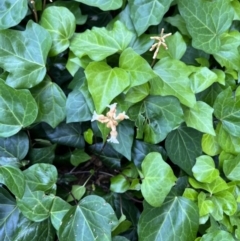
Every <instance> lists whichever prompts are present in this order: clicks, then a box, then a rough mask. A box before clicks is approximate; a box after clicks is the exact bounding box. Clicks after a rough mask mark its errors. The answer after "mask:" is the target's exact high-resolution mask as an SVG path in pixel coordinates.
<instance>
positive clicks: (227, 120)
mask: <svg viewBox="0 0 240 241" xmlns="http://www.w3.org/2000/svg"><path fill="white" fill-rule="evenodd" d="M213 108H214V114H215V116H216V117H217V118H218V119H219V120H220V121H221V122H222V127H223V128H224V129H225V130H226V131H227V132H229V133H230V134H231V135H233V136H240V125H239V123H240V96H235V97H234V96H233V95H232V90H231V87H228V88H227V89H226V90H224V91H222V92H221V93H220V94H219V95H218V96H217V98H216V100H215V102H214V106H213Z"/></svg>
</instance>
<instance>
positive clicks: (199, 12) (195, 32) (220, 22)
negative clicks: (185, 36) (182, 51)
mask: <svg viewBox="0 0 240 241" xmlns="http://www.w3.org/2000/svg"><path fill="white" fill-rule="evenodd" d="M178 6H179V11H180V13H181V15H182V16H183V18H184V20H185V21H186V25H187V30H188V31H189V33H190V35H191V36H192V38H193V47H195V48H198V49H202V50H204V51H205V52H207V53H216V52H218V51H219V49H220V46H221V40H220V37H221V34H223V33H224V32H225V31H226V30H228V28H229V27H230V25H231V23H232V20H233V17H234V11H233V8H232V6H231V4H230V2H229V1H225V0H216V1H214V2H212V1H205V0H200V1H199V0H192V1H188V0H181V1H179V4H178ZM199 29H200V30H201V31H199Z"/></svg>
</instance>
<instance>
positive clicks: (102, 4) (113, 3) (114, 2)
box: [76, 0, 123, 11]
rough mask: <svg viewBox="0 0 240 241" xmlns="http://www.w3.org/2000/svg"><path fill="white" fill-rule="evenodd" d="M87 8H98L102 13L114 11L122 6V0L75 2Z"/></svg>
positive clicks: (80, 0) (83, 0)
mask: <svg viewBox="0 0 240 241" xmlns="http://www.w3.org/2000/svg"><path fill="white" fill-rule="evenodd" d="M76 1H77V2H81V3H84V4H87V5H89V6H93V7H98V8H100V9H102V10H103V11H107V10H115V9H118V8H120V7H121V6H122V4H123V0H76Z"/></svg>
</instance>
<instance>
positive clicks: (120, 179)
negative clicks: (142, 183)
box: [110, 174, 130, 193]
mask: <svg viewBox="0 0 240 241" xmlns="http://www.w3.org/2000/svg"><path fill="white" fill-rule="evenodd" d="M110 181H111V184H110V190H111V191H112V192H116V193H125V192H126V191H127V190H128V189H129V187H130V182H129V181H128V179H127V177H125V176H123V175H122V174H119V175H116V176H114V177H111V179H110Z"/></svg>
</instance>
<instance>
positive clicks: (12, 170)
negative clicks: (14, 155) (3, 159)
mask: <svg viewBox="0 0 240 241" xmlns="http://www.w3.org/2000/svg"><path fill="white" fill-rule="evenodd" d="M0 183H2V184H4V185H6V186H7V188H8V189H9V190H10V191H11V192H12V193H13V194H14V195H15V196H16V197H17V198H22V196H23V194H24V190H25V178H24V175H23V173H22V171H21V170H20V169H19V168H16V167H13V166H7V165H6V166H0Z"/></svg>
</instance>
